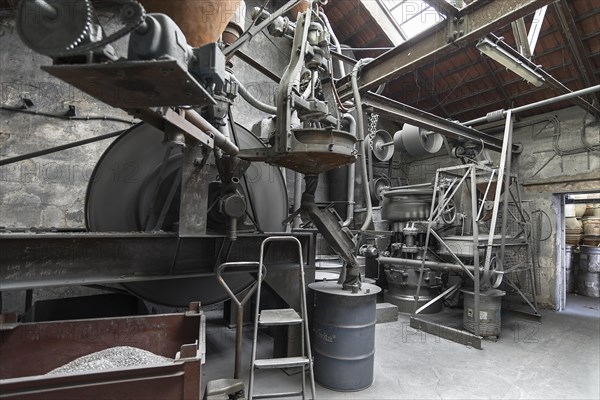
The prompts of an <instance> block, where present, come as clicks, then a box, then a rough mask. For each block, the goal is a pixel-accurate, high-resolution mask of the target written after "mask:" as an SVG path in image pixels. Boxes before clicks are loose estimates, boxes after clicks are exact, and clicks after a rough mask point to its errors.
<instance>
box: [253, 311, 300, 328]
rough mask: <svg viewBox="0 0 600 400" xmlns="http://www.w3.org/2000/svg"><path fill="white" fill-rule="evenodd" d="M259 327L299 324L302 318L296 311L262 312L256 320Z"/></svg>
mask: <svg viewBox="0 0 600 400" xmlns="http://www.w3.org/2000/svg"><path fill="white" fill-rule="evenodd" d="M258 323H259V324H260V325H291V324H301V323H302V317H300V315H298V313H297V312H296V310H294V309H292V308H285V309H279V310H262V311H261V312H260V317H259V318H258Z"/></svg>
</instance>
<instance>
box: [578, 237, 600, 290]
mask: <svg viewBox="0 0 600 400" xmlns="http://www.w3.org/2000/svg"><path fill="white" fill-rule="evenodd" d="M577 293H579V294H581V295H583V296H588V297H596V298H599V297H600V247H594V246H580V247H579V273H578V274H577Z"/></svg>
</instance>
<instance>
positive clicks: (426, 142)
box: [394, 124, 444, 156]
mask: <svg viewBox="0 0 600 400" xmlns="http://www.w3.org/2000/svg"><path fill="white" fill-rule="evenodd" d="M443 145H444V138H443V137H442V135H440V134H439V133H433V132H427V131H426V130H424V129H421V128H419V127H417V126H413V125H408V124H405V125H404V128H403V129H402V130H400V131H398V132H396V133H395V134H394V146H395V147H396V150H400V151H406V152H407V153H408V154H410V155H411V156H422V155H426V154H434V153H437V152H438V151H440V149H441V148H442V146H443Z"/></svg>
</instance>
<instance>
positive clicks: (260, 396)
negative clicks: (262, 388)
mask: <svg viewBox="0 0 600 400" xmlns="http://www.w3.org/2000/svg"><path fill="white" fill-rule="evenodd" d="M302 394H303V392H302V391H299V392H284V393H265V394H255V395H253V396H252V398H253V399H281V398H283V397H292V396H302Z"/></svg>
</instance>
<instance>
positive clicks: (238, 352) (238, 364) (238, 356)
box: [233, 267, 260, 379]
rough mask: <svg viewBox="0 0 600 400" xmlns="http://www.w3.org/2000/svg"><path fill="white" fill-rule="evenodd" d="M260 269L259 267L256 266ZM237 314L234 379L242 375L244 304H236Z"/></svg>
mask: <svg viewBox="0 0 600 400" xmlns="http://www.w3.org/2000/svg"><path fill="white" fill-rule="evenodd" d="M258 268H259V269H260V267H258ZM236 309H237V315H236V322H235V369H234V372H233V378H234V379H240V378H241V375H242V340H243V339H244V335H243V331H242V330H243V329H244V305H243V304H242V303H238V304H237V308H236Z"/></svg>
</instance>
